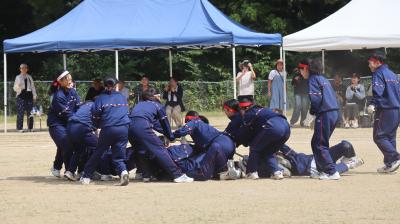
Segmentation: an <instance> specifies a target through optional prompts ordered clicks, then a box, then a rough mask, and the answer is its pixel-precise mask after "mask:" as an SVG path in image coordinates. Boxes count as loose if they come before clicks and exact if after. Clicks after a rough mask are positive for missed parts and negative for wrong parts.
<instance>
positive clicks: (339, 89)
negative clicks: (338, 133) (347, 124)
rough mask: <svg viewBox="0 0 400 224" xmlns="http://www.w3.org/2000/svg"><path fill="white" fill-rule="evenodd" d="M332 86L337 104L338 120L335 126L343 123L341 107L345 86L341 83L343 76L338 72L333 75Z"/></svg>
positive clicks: (344, 100) (343, 103)
mask: <svg viewBox="0 0 400 224" xmlns="http://www.w3.org/2000/svg"><path fill="white" fill-rule="evenodd" d="M332 88H333V90H334V91H335V93H336V100H337V102H338V105H339V120H338V122H337V124H336V127H342V126H343V125H344V117H343V109H344V106H345V103H346V89H347V88H346V86H345V85H344V84H343V77H342V76H341V75H340V74H335V75H334V77H333V83H332Z"/></svg>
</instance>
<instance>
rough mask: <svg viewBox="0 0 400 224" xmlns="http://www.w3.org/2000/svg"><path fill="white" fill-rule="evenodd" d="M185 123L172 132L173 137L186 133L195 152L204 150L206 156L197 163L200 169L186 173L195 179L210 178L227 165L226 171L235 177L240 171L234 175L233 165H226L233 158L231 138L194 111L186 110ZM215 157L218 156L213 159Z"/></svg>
mask: <svg viewBox="0 0 400 224" xmlns="http://www.w3.org/2000/svg"><path fill="white" fill-rule="evenodd" d="M185 123H186V124H185V125H184V126H183V127H181V128H179V129H178V130H176V131H175V132H174V133H173V134H174V137H175V138H181V137H184V136H186V135H190V137H191V138H192V139H193V141H194V145H195V149H196V151H197V152H206V154H205V155H206V157H205V158H204V160H203V159H202V160H201V162H199V164H201V165H200V166H199V169H200V170H197V171H195V172H191V173H188V175H189V176H191V177H194V178H195V179H204V180H207V179H211V178H212V177H213V176H214V174H216V173H222V171H224V168H225V167H228V168H229V170H228V173H232V174H233V176H232V179H235V177H237V176H238V175H239V176H240V173H238V174H236V175H235V170H233V168H234V167H232V166H227V163H228V160H229V159H230V160H231V159H232V158H233V154H234V153H235V148H236V147H235V144H234V142H233V141H232V139H231V138H230V137H229V136H228V135H226V134H225V133H224V132H220V131H218V130H217V129H216V128H214V127H212V126H211V125H209V124H208V121H207V120H206V119H204V118H203V117H202V116H200V115H199V113H197V112H196V111H188V112H187V114H186V116H185ZM215 158H218V159H217V160H215Z"/></svg>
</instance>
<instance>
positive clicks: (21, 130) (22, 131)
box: [17, 129, 25, 133]
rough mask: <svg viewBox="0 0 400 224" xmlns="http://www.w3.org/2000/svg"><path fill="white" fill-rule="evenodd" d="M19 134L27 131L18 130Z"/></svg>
mask: <svg viewBox="0 0 400 224" xmlns="http://www.w3.org/2000/svg"><path fill="white" fill-rule="evenodd" d="M17 132H18V133H24V132H25V131H24V130H23V129H20V130H17Z"/></svg>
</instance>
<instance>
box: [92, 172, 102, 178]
mask: <svg viewBox="0 0 400 224" xmlns="http://www.w3.org/2000/svg"><path fill="white" fill-rule="evenodd" d="M92 179H93V180H100V179H101V174H100V173H99V172H97V171H94V172H93V175H92Z"/></svg>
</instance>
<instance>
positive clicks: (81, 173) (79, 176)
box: [75, 171, 83, 180]
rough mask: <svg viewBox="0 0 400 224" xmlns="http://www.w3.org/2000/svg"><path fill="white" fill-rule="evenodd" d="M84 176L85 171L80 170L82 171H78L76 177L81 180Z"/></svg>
mask: <svg viewBox="0 0 400 224" xmlns="http://www.w3.org/2000/svg"><path fill="white" fill-rule="evenodd" d="M82 176H83V171H82V172H80V173H77V174H76V175H75V179H76V180H80V179H81V177H82Z"/></svg>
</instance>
